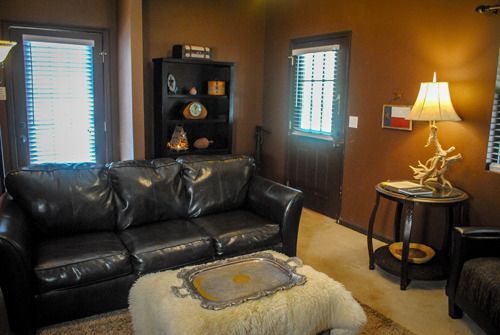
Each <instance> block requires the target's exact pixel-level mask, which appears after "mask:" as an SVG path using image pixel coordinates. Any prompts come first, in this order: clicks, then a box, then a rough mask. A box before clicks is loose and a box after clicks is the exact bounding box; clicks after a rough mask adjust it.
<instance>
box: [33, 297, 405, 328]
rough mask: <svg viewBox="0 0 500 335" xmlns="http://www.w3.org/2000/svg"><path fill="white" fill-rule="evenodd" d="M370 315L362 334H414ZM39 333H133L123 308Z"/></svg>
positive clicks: (373, 313)
mask: <svg viewBox="0 0 500 335" xmlns="http://www.w3.org/2000/svg"><path fill="white" fill-rule="evenodd" d="M361 305H362V306H363V309H364V310H365V312H366V315H367V316H368V323H367V324H366V326H365V327H364V328H363V330H362V331H361V334H362V335H372V334H375V335H414V334H413V333H412V332H410V331H409V330H407V329H406V328H403V327H402V326H401V325H399V324H397V323H396V322H394V321H392V320H391V319H389V318H387V317H385V316H384V315H382V314H380V313H379V312H377V311H376V310H374V309H373V308H371V307H370V306H367V305H365V304H361ZM38 334H39V335H132V325H131V321H130V315H129V313H128V311H126V310H121V311H116V312H111V313H107V314H101V315H98V316H92V317H89V318H86V319H80V320H76V321H71V322H67V323H63V324H60V325H56V326H51V327H48V328H44V329H41V330H40V331H39V332H38Z"/></svg>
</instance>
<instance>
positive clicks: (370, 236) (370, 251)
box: [367, 192, 380, 270]
mask: <svg viewBox="0 0 500 335" xmlns="http://www.w3.org/2000/svg"><path fill="white" fill-rule="evenodd" d="M375 193H376V195H375V206H373V209H372V213H371V215H370V222H369V223H368V234H367V241H368V258H369V259H370V265H369V268H370V270H373V269H375V259H374V257H373V224H374V223H375V216H376V215H377V209H378V204H379V202H380V195H379V194H378V192H375Z"/></svg>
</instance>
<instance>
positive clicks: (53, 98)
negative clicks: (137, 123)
mask: <svg viewBox="0 0 500 335" xmlns="http://www.w3.org/2000/svg"><path fill="white" fill-rule="evenodd" d="M23 44H24V48H23V50H24V69H25V85H26V109H27V120H28V125H27V127H28V141H29V146H28V147H29V161H30V164H40V163H66V162H96V138H95V111H94V73H93V41H86V40H80V39H74V40H72V39H68V38H64V39H60V38H59V39H58V38H51V37H40V36H32V35H25V36H23Z"/></svg>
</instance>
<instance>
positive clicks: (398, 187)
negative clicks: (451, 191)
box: [382, 180, 433, 197]
mask: <svg viewBox="0 0 500 335" xmlns="http://www.w3.org/2000/svg"><path fill="white" fill-rule="evenodd" d="M382 187H384V188H385V189H387V190H389V191H393V192H398V193H401V194H406V195H411V196H414V197H416V196H426V195H432V192H433V190H432V189H431V188H430V187H427V186H423V185H420V184H417V183H413V182H411V181H406V180H403V181H385V182H383V183H382Z"/></svg>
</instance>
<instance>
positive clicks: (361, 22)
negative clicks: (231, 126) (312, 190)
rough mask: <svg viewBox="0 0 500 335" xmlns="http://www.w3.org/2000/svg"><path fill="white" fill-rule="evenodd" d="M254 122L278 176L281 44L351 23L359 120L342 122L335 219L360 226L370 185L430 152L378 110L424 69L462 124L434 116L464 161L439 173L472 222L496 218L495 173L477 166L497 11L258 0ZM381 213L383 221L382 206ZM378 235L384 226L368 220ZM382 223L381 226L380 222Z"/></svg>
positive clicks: (283, 72)
mask: <svg viewBox="0 0 500 335" xmlns="http://www.w3.org/2000/svg"><path fill="white" fill-rule="evenodd" d="M267 4H268V6H267V15H266V42H265V51H266V57H265V75H264V125H265V126H266V127H267V128H269V129H270V130H271V131H272V134H271V135H269V136H268V138H267V139H266V142H265V148H264V152H265V159H264V162H265V164H266V165H265V167H264V169H265V173H266V175H267V176H269V177H272V178H274V179H277V180H281V181H283V180H284V173H285V154H286V133H287V113H288V112H287V93H288V91H287V89H288V68H287V52H288V47H289V41H290V39H292V38H296V37H302V36H311V35H319V34H325V33H332V32H339V31H352V47H351V64H350V68H349V71H350V82H349V103H348V114H349V115H355V116H358V117H359V128H357V129H348V130H347V132H346V147H345V161H344V176H343V199H342V212H341V218H342V219H343V220H344V221H346V222H348V223H351V224H353V225H355V226H358V227H361V228H363V229H364V228H366V227H367V222H368V217H369V214H370V210H371V207H372V205H373V201H374V191H373V187H374V185H375V184H376V183H378V182H379V181H382V180H387V179H407V178H411V173H410V170H409V168H408V165H409V164H415V163H416V162H417V160H419V159H420V160H424V159H427V158H429V157H430V156H431V155H432V154H433V150H431V149H429V148H428V149H424V148H423V146H424V144H425V141H426V139H427V135H428V126H427V124H425V123H423V122H414V130H413V131H412V132H404V131H397V130H388V129H382V128H381V126H380V125H381V112H382V111H381V109H382V105H383V104H385V103H390V102H391V99H392V98H393V97H394V94H395V93H400V94H402V98H401V99H400V100H399V101H396V102H395V103H398V104H412V103H413V102H414V100H415V98H416V96H417V93H418V88H419V84H420V82H422V81H430V80H431V79H432V72H433V71H437V74H438V79H439V80H441V81H448V82H449V85H450V91H451V96H452V101H453V103H454V105H455V109H456V110H457V112H458V114H459V115H460V116H461V117H462V118H463V120H464V121H463V122H455V123H452V122H445V123H440V124H438V126H439V132H440V138H441V143H442V145H443V146H444V147H446V148H447V147H448V146H450V145H454V146H456V148H457V150H456V152H461V153H462V155H463V156H464V160H463V162H461V163H458V164H457V165H456V166H454V167H453V168H452V171H451V173H449V177H450V179H451V181H452V182H454V184H455V185H456V186H458V187H460V188H463V189H464V190H466V191H467V192H469V194H470V195H471V198H472V199H471V202H470V216H471V219H472V223H473V224H478V225H500V196H499V195H500V174H495V173H491V172H488V171H485V168H484V167H485V156H486V146H487V139H488V129H489V122H490V117H491V110H492V101H493V92H494V88H495V76H496V73H495V71H496V63H497V60H498V52H499V46H500V34H499V32H500V19H499V17H498V16H487V15H480V14H478V13H476V12H475V11H474V8H475V7H476V6H477V5H479V4H482V2H481V1H444V0H443V1H436V0H420V1H416V0H412V1H396V0H394V1H372V0H358V1H339V0H325V1H321V0H310V1H307V2H305V1H298V0H288V1H280V0H269V1H267ZM384 211H386V212H387V213H385V215H382V216H383V217H384V218H387V219H389V218H390V217H391V216H389V214H390V213H389V212H388V211H389V210H388V207H386V208H384V210H383V211H382V212H384ZM387 221H388V222H390V220H387ZM378 227H379V228H378V230H379V232H380V233H382V234H385V235H388V233H389V231H390V229H389V225H385V226H384V225H380V224H378ZM381 227H382V228H381Z"/></svg>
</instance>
